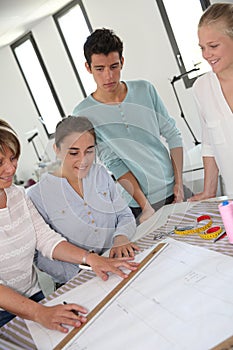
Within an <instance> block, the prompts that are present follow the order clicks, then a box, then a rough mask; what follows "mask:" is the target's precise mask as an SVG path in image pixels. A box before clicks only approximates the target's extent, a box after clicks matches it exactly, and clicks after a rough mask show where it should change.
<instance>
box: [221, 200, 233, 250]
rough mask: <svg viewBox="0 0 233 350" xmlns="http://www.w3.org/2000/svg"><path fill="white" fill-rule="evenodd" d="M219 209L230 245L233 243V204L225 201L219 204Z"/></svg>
mask: <svg viewBox="0 0 233 350" xmlns="http://www.w3.org/2000/svg"><path fill="white" fill-rule="evenodd" d="M218 209H219V211H220V214H221V217H222V221H223V225H224V227H225V230H226V234H227V237H228V240H229V242H230V243H233V202H232V201H224V202H222V203H221V204H219V206H218Z"/></svg>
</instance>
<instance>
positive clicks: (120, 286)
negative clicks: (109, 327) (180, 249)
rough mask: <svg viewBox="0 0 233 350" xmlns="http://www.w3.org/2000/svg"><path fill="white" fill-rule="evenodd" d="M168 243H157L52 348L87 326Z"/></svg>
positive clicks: (66, 341) (66, 342) (70, 338)
mask: <svg viewBox="0 0 233 350" xmlns="http://www.w3.org/2000/svg"><path fill="white" fill-rule="evenodd" d="M167 245H168V243H159V244H158V245H157V246H156V247H155V248H154V249H153V250H152V251H151V252H150V253H149V254H148V255H147V256H146V257H145V258H144V259H143V260H142V261H141V262H140V264H139V266H138V268H137V270H134V271H131V272H130V273H129V276H128V278H124V279H122V281H121V282H120V283H118V285H117V286H116V287H115V288H114V289H113V290H112V291H111V292H110V293H109V294H107V295H106V297H105V298H104V299H103V300H102V301H101V302H100V303H99V304H97V305H96V307H95V308H94V309H93V310H92V311H91V312H90V313H89V314H88V315H87V322H85V323H82V325H81V326H80V327H79V328H73V329H72V331H71V332H70V333H69V334H68V335H67V336H66V337H65V338H64V339H63V340H62V341H61V342H60V343H59V344H58V345H57V346H56V347H55V348H54V350H62V349H63V348H64V346H65V345H67V344H68V342H70V341H71V340H72V338H73V337H74V336H75V335H76V334H77V333H78V332H80V331H81V330H82V329H83V328H84V327H86V326H87V324H88V322H90V320H92V319H93V318H94V317H95V316H96V315H97V313H98V312H99V311H101V309H102V308H103V307H104V306H105V305H106V304H108V303H109V302H110V301H111V300H112V299H113V298H114V297H115V296H116V295H117V294H119V293H120V292H122V290H123V287H125V286H126V285H127V284H128V283H130V282H132V280H133V278H134V277H136V275H137V274H138V273H139V272H141V271H142V270H143V268H145V267H146V265H148V264H149V262H150V260H151V259H153V258H154V257H155V256H156V255H158V254H159V253H161V251H162V250H163V249H164V248H165V247H166V246H167Z"/></svg>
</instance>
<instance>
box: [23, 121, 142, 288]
mask: <svg viewBox="0 0 233 350" xmlns="http://www.w3.org/2000/svg"><path fill="white" fill-rule="evenodd" d="M95 139H96V137H95V132H94V128H93V125H92V123H91V122H90V121H89V120H88V119H87V118H85V117H79V118H76V117H73V116H69V117H67V118H65V119H63V120H62V121H61V122H59V123H58V125H57V127H56V132H55V144H54V150H55V153H56V157H57V159H58V160H60V166H59V167H58V169H56V170H55V172H54V173H53V174H49V173H46V174H44V175H42V178H41V180H40V181H39V182H38V183H37V184H36V185H35V186H32V187H30V188H29V190H28V192H27V194H28V195H29V197H30V198H31V200H32V202H33V203H34V205H35V206H36V208H37V209H38V211H39V212H40V214H41V215H42V216H43V218H44V220H45V221H46V222H47V223H48V224H49V225H50V227H51V228H53V229H54V230H56V231H57V232H59V233H60V234H62V236H63V237H65V238H66V239H67V240H68V241H69V242H71V243H72V244H75V245H76V246H78V247H81V248H83V249H85V250H87V251H90V250H93V251H94V252H96V253H97V254H103V253H104V252H105V251H106V250H108V249H109V248H111V249H110V255H109V256H110V258H113V257H123V256H130V257H134V250H138V249H139V248H138V247H137V246H136V245H135V244H134V243H132V242H130V239H131V238H132V237H133V235H134V234H135V230H136V223H135V219H134V216H133V214H132V212H131V210H130V208H129V207H128V206H127V204H126V202H125V201H124V200H123V198H122V197H121V195H120V193H119V191H118V188H117V186H116V184H115V182H114V181H113V179H112V177H111V176H110V175H109V173H108V172H107V170H106V168H105V167H104V166H102V165H100V164H97V163H95V162H94V161H95V157H96V155H95V147H96V142H95ZM35 261H36V265H37V267H38V268H39V269H40V270H42V271H44V272H47V273H48V274H50V275H51V276H52V277H53V279H54V281H55V282H56V283H65V282H67V281H68V280H69V279H71V278H72V277H73V276H74V275H76V274H77V273H78V271H79V265H77V264H67V263H65V262H61V261H51V260H49V259H48V258H46V257H44V256H42V254H41V253H38V254H37V256H36V259H35Z"/></svg>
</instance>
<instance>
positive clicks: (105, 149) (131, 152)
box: [73, 80, 182, 207]
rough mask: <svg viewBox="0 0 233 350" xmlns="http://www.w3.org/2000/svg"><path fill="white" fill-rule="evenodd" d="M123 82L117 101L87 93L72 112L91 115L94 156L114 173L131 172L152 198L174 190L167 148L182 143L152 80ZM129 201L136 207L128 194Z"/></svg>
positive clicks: (180, 145)
mask: <svg viewBox="0 0 233 350" xmlns="http://www.w3.org/2000/svg"><path fill="white" fill-rule="evenodd" d="M125 84H126V85H127V94H126V97H125V99H124V101H123V102H122V103H118V104H104V103H100V102H98V101H96V100H95V99H94V98H93V97H92V96H91V95H90V96H88V97H87V98H86V99H84V100H83V101H82V102H81V103H80V104H79V105H78V106H76V108H75V109H74V112H73V114H74V115H77V116H86V117H88V118H89V119H90V120H91V121H92V123H93V125H94V127H95V131H96V134H97V144H98V151H99V153H98V156H99V158H100V160H101V162H103V164H104V165H106V167H107V168H108V169H109V170H110V171H111V172H112V173H113V175H114V176H115V178H116V179H118V178H119V177H121V176H122V175H124V174H125V173H127V172H128V171H130V172H132V173H133V174H134V176H135V177H136V179H137V180H138V182H139V184H140V186H141V189H142V191H143V192H144V194H145V195H146V197H147V198H148V200H149V202H150V203H151V204H154V203H157V202H159V201H160V200H163V199H165V198H167V197H169V196H170V195H172V194H173V186H174V173H173V167H172V163H171V159H170V154H169V151H168V148H169V149H172V148H176V147H182V138H181V134H180V131H179V130H178V129H177V128H176V126H175V121H174V119H172V118H171V117H170V116H169V114H168V112H167V110H166V108H165V107H164V105H163V103H162V101H161V99H160V97H159V96H158V94H157V91H156V90H155V88H154V86H153V85H152V84H150V83H149V82H147V81H144V80H137V81H126V82H125ZM161 136H162V137H163V138H164V140H165V141H166V143H167V145H166V144H165V143H164V142H163V141H162V139H161ZM167 146H168V147H167ZM129 205H130V206H132V207H138V203H136V201H135V200H133V199H132V198H130V203H129Z"/></svg>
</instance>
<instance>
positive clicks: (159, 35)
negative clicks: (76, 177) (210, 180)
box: [0, 0, 200, 180]
mask: <svg viewBox="0 0 233 350" xmlns="http://www.w3.org/2000/svg"><path fill="white" fill-rule="evenodd" d="M83 4H84V6H85V8H86V11H87V14H88V16H89V19H90V22H91V24H92V27H93V29H96V28H101V27H107V28H111V29H113V30H114V31H115V32H116V34H117V35H119V36H120V37H121V39H122V40H123V42H124V47H125V49H124V57H125V66H124V68H123V72H122V77H123V79H138V78H142V79H148V80H150V81H151V82H152V83H153V84H154V85H155V87H156V88H157V89H158V91H159V94H160V96H161V97H162V99H163V101H164V103H165V105H166V106H167V109H168V111H169V112H170V114H171V115H172V116H173V117H174V118H175V120H176V122H177V126H178V127H179V128H180V130H181V132H182V134H183V138H184V147H185V150H188V149H190V148H192V147H193V146H194V144H193V139H192V136H191V134H190V133H189V130H188V129H187V126H186V125H185V123H184V121H183V119H181V117H180V111H179V108H178V105H177V102H176V99H175V96H174V94H173V91H172V87H171V84H170V80H169V79H172V77H173V76H174V75H177V74H180V72H179V69H178V66H177V64H176V61H175V58H174V55H173V52H172V49H171V46H170V42H169V40H168V37H167V34H166V31H165V28H164V25H163V23H162V20H161V17H160V13H159V10H158V8H157V4H156V1H155V0H117V1H115V0H101V1H100V0H83ZM177 11H180V9H179V8H177ZM32 33H33V35H34V37H35V39H36V42H37V45H38V47H39V49H40V51H41V54H42V57H43V59H44V62H45V64H46V66H47V69H48V71H49V73H50V76H51V79H52V82H53V84H54V86H55V89H56V92H57V94H58V96H59V98H60V100H61V104H62V107H63V109H64V111H65V114H66V115H68V114H70V113H71V112H72V109H73V107H74V106H75V105H76V103H78V102H79V101H80V100H81V99H82V94H81V90H80V88H79V86H78V83H77V81H76V78H75V75H74V73H73V71H72V68H71V65H70V63H69V61H68V59H67V56H66V53H65V50H64V48H63V45H62V42H61V40H60V37H59V35H58V32H57V29H56V26H55V24H54V22H53V19H52V17H48V18H46V19H44V20H43V21H41V22H40V23H39V24H37V25H36V26H35V27H34V28H32ZM87 74H88V73H87ZM0 76H1V79H0V96H1V97H0V98H1V103H0V118H3V119H6V120H7V121H9V122H10V123H11V124H12V126H13V127H14V128H15V129H16V131H17V132H18V134H19V137H20V140H21V142H22V146H23V154H22V157H21V161H20V164H19V169H18V177H19V178H22V179H23V180H26V179H28V178H30V177H32V174H33V172H34V168H35V163H36V162H37V158H36V155H35V152H34V150H33V147H32V144H28V143H27V138H28V136H27V135H28V134H27V135H26V132H28V131H29V130H32V129H37V130H38V131H39V135H40V136H39V138H36V139H35V142H36V145H37V146H38V147H39V149H41V143H42V144H43V145H45V144H46V143H47V136H46V134H45V132H44V130H43V127H42V125H41V124H40V122H39V121H38V118H37V112H36V109H35V107H34V105H33V103H32V101H31V98H30V95H29V94H28V91H27V88H26V86H25V83H24V81H23V78H22V76H21V74H20V72H19V69H18V67H17V64H16V62H15V59H14V57H13V54H12V52H11V49H10V48H9V47H4V48H2V49H0ZM176 89H177V93H178V95H179V98H180V101H181V104H182V107H183V110H184V114H185V116H186V118H187V120H188V122H189V124H190V125H191V127H192V129H193V131H194V133H195V135H196V137H197V138H198V139H200V124H199V119H198V116H197V112H196V108H195V105H194V100H193V97H192V92H191V89H185V87H184V84H183V82H182V81H178V82H177V83H176Z"/></svg>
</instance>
